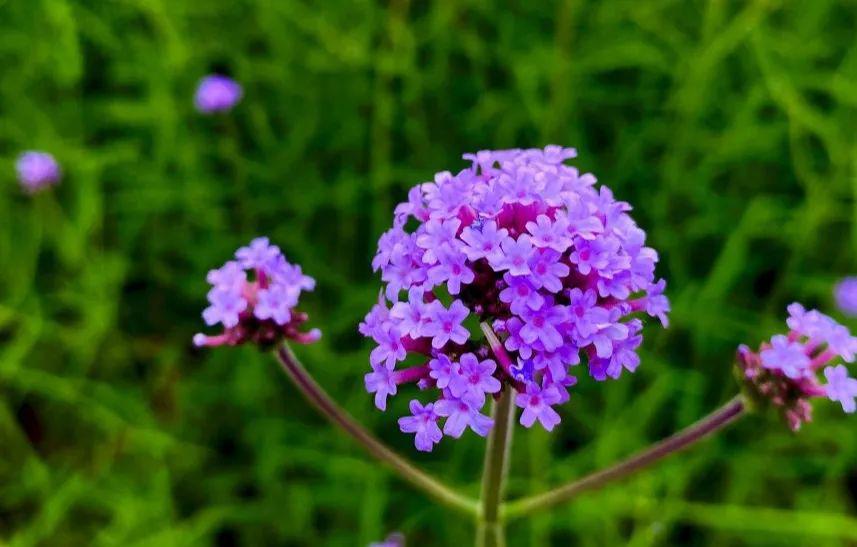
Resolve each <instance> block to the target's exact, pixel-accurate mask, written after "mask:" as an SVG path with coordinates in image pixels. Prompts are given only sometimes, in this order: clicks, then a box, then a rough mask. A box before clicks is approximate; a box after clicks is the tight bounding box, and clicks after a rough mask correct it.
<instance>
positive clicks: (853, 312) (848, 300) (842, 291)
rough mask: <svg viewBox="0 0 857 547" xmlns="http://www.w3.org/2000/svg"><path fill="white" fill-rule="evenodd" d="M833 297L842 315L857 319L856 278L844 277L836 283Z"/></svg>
mask: <svg viewBox="0 0 857 547" xmlns="http://www.w3.org/2000/svg"><path fill="white" fill-rule="evenodd" d="M833 295H834V297H835V298H836V305H837V306H838V307H839V309H840V310H842V313H844V314H845V315H848V316H851V317H857V277H846V278H845V279H843V280H842V281H840V282H839V283H837V284H836V288H835V289H834V291H833Z"/></svg>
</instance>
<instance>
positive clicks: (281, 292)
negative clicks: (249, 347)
mask: <svg viewBox="0 0 857 547" xmlns="http://www.w3.org/2000/svg"><path fill="white" fill-rule="evenodd" d="M235 258H236V260H230V261H227V262H226V263H225V264H224V265H223V266H222V267H220V268H216V269H213V270H210V271H209V272H208V275H207V276H206V280H207V281H208V282H209V284H211V286H212V288H211V290H210V291H209V292H208V303H209V306H208V307H207V308H205V310H204V311H203V312H202V318H203V319H204V320H205V323H206V324H207V325H209V326H213V325H216V324H218V323H220V324H221V325H223V327H224V331H223V332H222V333H221V334H218V335H214V336H208V335H205V334H202V333H199V334H197V335H195V336H194V337H193V343H194V345H195V346H221V345H232V346H234V345H237V344H243V343H246V342H253V343H256V344H259V345H261V346H269V345H272V344H275V343H277V342H278V341H280V340H284V339H286V340H293V341H295V342H298V343H304V344H306V343H311V342H315V341H316V340H318V338H319V337H320V336H321V333H320V332H319V331H318V329H312V330H311V331H309V332H301V331H300V330H299V328H300V327H301V326H302V325H303V323H305V322H306V320H307V316H306V314H305V313H303V312H298V311H296V310H295V307H296V306H297V305H298V300H299V298H300V295H301V292H303V291H307V290H312V288H313V287H315V280H313V279H312V278H311V277H308V276H306V275H303V273H302V272H301V269H300V266H296V265H292V264H289V263H288V262H287V261H286V258H285V257H284V256H283V254H282V253H281V252H280V249H279V248H278V247H276V246H274V245H271V244H270V241H268V238H266V237H260V238H256V239H254V240H253V241H252V242H251V243H250V245H249V246H247V247H241V248H240V249H238V251H236V253H235ZM251 276H252V278H251ZM384 309H385V310H386V308H384Z"/></svg>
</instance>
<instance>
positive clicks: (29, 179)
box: [15, 150, 62, 194]
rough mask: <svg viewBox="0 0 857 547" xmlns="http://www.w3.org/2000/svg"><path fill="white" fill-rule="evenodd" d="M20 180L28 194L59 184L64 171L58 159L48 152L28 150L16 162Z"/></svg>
mask: <svg viewBox="0 0 857 547" xmlns="http://www.w3.org/2000/svg"><path fill="white" fill-rule="evenodd" d="M15 170H16V171H17V173H18V182H20V183H21V188H23V189H24V191H25V192H26V193H28V194H34V193H36V192H38V191H39V190H43V189H45V188H48V187H50V186H53V185H55V184H57V183H58V182H59V181H60V177H61V176H62V173H61V172H60V166H59V164H58V163H57V160H55V159H54V157H53V156H52V155H50V154H48V153H47V152H36V151H32V150H30V151H27V152H24V153H23V154H21V155H20V156H18V161H17V162H16V163H15Z"/></svg>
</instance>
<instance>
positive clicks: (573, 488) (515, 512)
mask: <svg viewBox="0 0 857 547" xmlns="http://www.w3.org/2000/svg"><path fill="white" fill-rule="evenodd" d="M745 413H746V405H745V403H744V399H743V397H742V396H741V395H737V396H735V397H734V398H732V400H730V401H728V402H727V403H726V404H725V405H723V406H721V407H720V408H718V409H717V410H715V411H714V412H712V413H711V414H709V415H708V416H706V417H704V418H702V419H701V420H699V421H697V422H696V423H694V424H693V425H691V426H688V427H686V428H685V429H682V430H681V431H679V432H678V433H675V434H674V435H672V436H670V437H667V438H666V439H663V440H662V441H660V442H658V443H655V444H653V445H652V446H650V447H649V448H647V449H645V450H643V451H641V452H638V453H637V454H634V455H633V456H631V457H630V458H627V459H625V460H623V461H621V462H618V463H616V464H614V465H612V466H611V467H608V468H606V469H602V470H601V471H596V472H595V473H592V474H590V475H587V476H585V477H583V478H582V479H579V480H576V481H573V482H570V483H568V484H566V485H563V486H560V487H558V488H555V489H554V490H551V491H549V492H545V493H544V494H538V495H535V496H531V497H528V498H524V499H520V500H516V501H513V502H511V503H509V504H507V505H505V506H504V507H503V508H502V510H501V517H502V518H503V519H504V520H512V519H516V518H520V517H523V516H525V515H528V514H530V513H534V512H535V511H538V510H541V509H546V508H548V507H551V506H554V505H557V504H559V503H562V502H564V501H567V500H570V499H572V498H573V497H575V496H577V495H578V494H580V493H581V492H584V491H587V490H595V489H597V488H600V487H602V486H604V485H605V484H607V483H609V482H612V481H615V480H619V479H622V478H625V477H627V476H628V475H631V474H633V473H635V472H637V471H639V470H641V469H643V468H644V467H647V466H649V465H651V464H653V463H655V462H657V461H659V460H661V459H663V458H665V457H667V456H669V455H670V454H674V453H676V452H678V451H679V450H682V449H684V448H687V447H688V446H690V445H692V444H694V443H696V442H698V441H700V440H702V439H703V438H705V437H707V436H708V435H711V434H712V433H714V432H715V431H718V430H720V429H723V428H724V427H726V426H728V425H729V424H731V423H732V422H734V421H735V420H737V419H738V418H739V417H741V416H742V415H744V414H745Z"/></svg>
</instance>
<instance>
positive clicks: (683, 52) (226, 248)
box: [0, 0, 857, 547]
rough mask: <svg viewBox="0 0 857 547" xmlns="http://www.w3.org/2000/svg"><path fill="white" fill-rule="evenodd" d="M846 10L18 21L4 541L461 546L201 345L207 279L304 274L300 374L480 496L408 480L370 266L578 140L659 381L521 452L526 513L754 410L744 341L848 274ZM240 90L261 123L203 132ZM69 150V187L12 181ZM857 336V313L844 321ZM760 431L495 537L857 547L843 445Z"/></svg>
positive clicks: (748, 430) (533, 438) (11, 50)
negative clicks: (389, 234)
mask: <svg viewBox="0 0 857 547" xmlns="http://www.w3.org/2000/svg"><path fill="white" fill-rule="evenodd" d="M855 29H857V4H855V3H854V2H853V0H841V1H833V0H813V1H812V2H800V3H797V2H783V1H774V0H770V1H750V2H730V1H725V0H724V1H719V0H712V1H710V2H701V1H693V2H679V1H677V0H664V1H661V0H655V1H646V2H630V1H627V0H607V1H603V2H591V1H590V2H583V1H568V2H560V3H543V2H535V3H523V2H519V3H514V4H513V5H509V6H503V7H501V6H499V5H495V4H494V3H492V2H487V1H478V0H470V1H467V2H458V3H452V2H437V3H429V2H411V3H409V2H407V1H402V0H393V1H391V2H389V3H376V2H366V1H358V2H349V1H342V0H330V1H328V2H325V3H324V4H323V5H321V4H312V3H309V2H299V1H294V0H289V1H282V2H278V1H274V0H255V1H250V0H243V1H238V2H230V1H226V0H209V1H207V2H178V1H175V2H169V1H163V0H122V1H110V2H87V1H83V0H79V1H71V0H38V1H32V2H30V1H26V0H5V1H0V66H2V73H0V173H3V175H0V181H2V182H3V184H2V187H0V227H2V229H0V402H2V404H0V446H2V456H0V537H2V538H3V539H4V542H5V543H6V544H8V545H12V546H15V547H23V546H29V545H125V546H130V545H134V546H136V545H159V546H160V545H205V544H218V545H274V544H276V545H342V546H350V545H362V544H366V543H368V542H369V541H370V540H377V539H379V538H381V537H383V536H384V535H386V533H387V532H388V531H389V530H393V529H397V530H401V531H403V532H404V533H405V534H406V535H407V536H408V537H409V538H410V541H411V544H413V545H451V544H455V543H456V542H458V543H459V544H462V543H463V544H465V545H466V544H468V543H469V542H470V541H471V534H472V530H471V523H469V522H467V521H462V520H460V519H457V518H455V517H454V516H452V515H449V514H448V513H447V511H446V510H445V509H442V508H438V507H436V506H434V505H433V504H432V503H431V502H429V501H428V500H427V499H426V498H425V497H424V496H422V495H421V494H418V493H415V492H413V491H412V490H410V488H408V487H406V486H404V485H403V484H402V483H400V482H399V481H398V480H397V479H395V478H393V477H391V476H390V475H388V474H387V473H386V472H385V471H383V470H379V469H378V468H376V467H375V466H374V465H373V464H372V463H371V462H370V461H368V460H367V459H366V458H365V457H364V456H363V454H362V453H360V451H359V450H358V449H357V448H356V447H355V446H354V445H353V444H352V443H351V442H349V441H348V440H346V439H343V438H342V437H341V436H339V435H338V434H337V433H336V432H335V431H333V430H332V429H331V428H330V427H328V426H327V425H326V424H325V423H323V422H322V421H321V420H320V419H319V418H318V416H316V415H315V414H314V412H313V411H312V410H311V409H309V408H308V407H307V406H306V405H305V404H304V403H303V401H302V400H301V399H300V397H299V394H298V393H297V392H296V391H295V390H294V389H293V388H292V387H291V386H290V385H289V383H288V382H287V381H286V379H285V378H283V377H281V375H280V373H279V372H278V370H277V368H276V367H275V366H274V365H273V363H272V361H271V359H270V358H269V356H267V355H264V354H260V353H258V352H257V351H255V350H253V349H252V348H241V349H227V350H222V351H215V352H194V351H192V350H191V348H190V345H189V340H190V337H191V335H192V334H193V333H194V332H196V331H197V330H199V329H200V328H201V321H200V319H199V312H200V310H201V309H202V307H203V305H204V296H205V290H206V287H205V282H204V273H205V272H206V270H207V269H208V268H209V267H211V266H213V265H217V264H220V263H222V262H223V261H224V260H225V259H226V258H227V257H228V256H229V254H230V253H231V252H232V251H233V250H234V249H235V248H236V247H237V246H238V245H240V244H242V243H244V242H246V241H247V240H248V239H249V238H250V237H253V236H256V235H259V234H267V235H270V236H271V238H272V239H274V240H275V241H276V242H277V243H279V244H280V245H281V246H282V247H283V248H284V249H285V250H286V251H287V254H288V255H289V257H290V258H292V259H294V260H296V261H299V262H301V263H302V264H303V265H304V266H305V269H306V270H307V271H308V272H310V273H311V274H312V275H314V276H315V277H316V278H317V279H318V281H319V289H318V291H317V292H316V294H314V295H313V296H312V297H311V298H310V299H309V300H308V306H309V308H310V311H311V312H312V316H313V318H314V322H315V324H316V325H318V326H320V327H321V328H322V329H323V330H324V332H325V338H324V340H323V342H322V343H320V344H318V345H316V346H313V347H310V348H305V349H303V348H302V349H301V350H300V353H301V355H302V356H303V357H304V360H305V361H306V362H307V365H308V366H309V368H310V369H311V370H312V371H313V372H314V373H315V374H316V375H317V377H318V378H319V381H320V382H321V383H322V384H323V385H324V386H325V387H326V388H327V389H329V391H330V392H331V393H332V394H333V395H334V396H335V397H336V398H337V399H338V400H339V401H341V402H342V404H343V405H344V406H345V407H347V408H348V409H349V410H350V411H352V412H353V413H354V414H355V415H356V416H357V417H358V418H359V419H361V420H362V421H363V422H364V423H366V424H367V425H368V426H369V427H371V428H372V429H373V430H374V431H376V432H377V433H378V434H379V435H380V436H381V437H382V438H384V439H386V440H388V441H389V442H390V443H391V444H393V445H394V446H396V447H397V448H399V449H400V450H402V451H403V452H406V453H408V454H411V455H412V456H413V458H414V459H415V460H416V461H417V462H419V464H421V465H423V466H424V467H426V468H427V469H429V470H431V471H432V472H434V473H436V474H437V475H439V476H441V477H443V478H444V479H446V480H449V481H451V482H452V483H454V484H456V485H458V486H460V487H461V488H463V489H464V490H466V491H468V492H470V493H472V494H474V495H475V494H476V493H477V492H478V476H479V472H480V466H481V457H482V443H481V442H480V440H479V439H476V438H473V437H472V436H470V437H468V438H465V439H463V440H461V441H458V442H446V443H443V444H442V445H441V447H440V448H439V449H438V450H436V451H435V453H433V454H432V455H430V456H424V455H417V454H414V453H413V450H412V449H411V448H410V442H409V439H408V438H405V437H404V436H402V435H400V434H398V433H397V431H396V429H397V428H396V425H395V417H396V416H397V415H399V414H401V413H402V412H403V411H404V405H405V403H406V399H407V398H406V397H401V398H399V399H401V400H398V401H396V403H395V404H394V405H393V408H392V411H391V412H388V413H387V414H380V413H378V412H376V411H374V410H373V409H372V408H371V400H370V397H369V396H367V395H366V394H365V393H364V392H363V389H362V374H363V373H364V371H365V369H366V356H367V351H366V345H365V343H364V342H363V341H362V340H361V339H360V338H359V337H358V336H357V334H356V333H355V325H356V322H357V321H358V320H359V318H360V317H362V315H363V313H365V311H366V310H367V309H368V307H369V306H370V305H371V303H372V301H373V299H374V296H375V294H376V292H377V288H378V280H377V279H376V278H374V277H373V275H372V274H371V271H370V268H369V261H370V258H371V256H372V254H373V251H374V244H375V241H376V239H377V236H378V235H379V233H380V232H381V231H382V230H383V229H384V228H385V227H386V226H388V225H389V224H390V221H391V211H392V207H393V206H394V204H395V203H396V202H397V201H398V200H400V199H401V198H402V197H403V196H404V195H405V193H406V190H407V188H409V187H410V186H411V185H413V184H415V183H417V182H420V181H423V180H428V179H429V178H430V177H431V175H432V174H433V173H434V172H435V171H438V170H443V169H457V168H460V167H461V166H463V163H462V161H461V160H460V155H461V153H463V152H466V151H474V150H478V149H483V148H500V147H512V146H541V145H544V144H547V143H551V142H555V143H561V144H565V145H572V146H576V147H577V148H578V150H579V152H580V158H579V161H578V162H577V163H578V164H579V165H580V166H582V167H583V168H585V169H589V170H592V171H593V172H594V173H595V174H596V175H597V176H598V177H599V180H600V181H602V182H604V183H605V184H608V185H610V186H611V187H612V188H613V189H614V191H615V192H616V194H617V196H618V197H620V198H621V199H624V200H627V201H629V202H631V203H633V204H634V205H635V208H636V210H635V213H634V214H635V217H636V218H637V220H638V221H639V223H640V224H641V225H642V226H643V227H644V228H645V229H646V230H648V232H649V234H650V242H651V244H652V246H654V247H656V248H657V249H659V250H660V251H661V254H662V262H661V264H660V266H659V272H660V273H661V274H662V275H663V276H664V277H666V278H667V279H668V280H669V287H668V293H669V296H670V297H671V298H672V300H673V304H674V313H673V316H672V321H673V325H672V327H671V328H670V329H669V330H668V331H666V332H661V331H660V330H659V329H658V328H652V329H651V330H650V331H649V332H648V333H647V338H646V343H645V346H644V348H645V351H644V360H643V366H642V367H641V369H640V371H639V372H638V373H637V374H636V375H634V377H633V378H631V377H623V379H622V381H620V382H613V383H609V384H599V385H597V386H596V385H593V383H592V382H590V381H587V380H585V379H584V381H582V382H581V385H580V386H579V388H577V389H576V393H575V394H574V395H573V400H572V403H570V404H569V405H568V406H567V407H566V408H565V409H564V411H563V417H564V421H563V425H562V427H561V428H559V430H558V431H557V432H555V433H554V434H552V435H548V434H545V433H544V432H542V431H539V430H533V431H524V430H522V429H520V428H519V429H518V430H517V431H516V432H515V434H516V446H515V449H514V456H513V462H512V475H513V479H512V481H511V484H510V491H511V492H510V494H511V495H522V494H526V493H531V492H535V491H537V490H539V489H543V488H545V487H547V486H549V485H553V484H556V483H558V482H560V481H563V480H568V479H570V478H573V477H576V476H579V475H581V474H582V473H585V472H587V471H589V470H592V469H594V468H595V467H597V466H600V465H604V464H607V463H609V462H611V461H613V460H614V459H616V458H619V457H621V456H623V455H625V454H628V453H629V452H631V451H633V450H635V449H636V448H639V447H641V446H643V445H644V444H646V443H647V442H649V441H651V440H654V439H656V438H658V437H659V436H661V435H664V434H666V433H668V432H669V431H671V430H673V429H675V428H677V427H680V426H682V425H685V424H687V423H690V422H691V421H693V420H694V419H696V418H697V417H699V416H701V415H702V414H704V413H705V412H707V410H708V409H710V408H712V407H713V406H714V405H716V404H717V403H718V402H720V401H722V400H725V399H726V398H727V397H728V396H730V395H731V394H732V393H733V392H734V391H735V389H736V388H735V386H734V385H733V381H732V379H731V371H730V362H731V358H732V354H733V351H734V348H735V346H736V345H737V344H738V343H740V342H747V343H750V344H755V343H757V342H758V341H759V340H760V339H762V338H763V337H766V336H769V335H771V334H772V333H774V332H776V331H778V330H780V329H781V328H782V321H783V317H784V308H785V305H786V304H787V303H788V302H790V301H791V300H793V299H800V300H801V301H803V302H805V303H807V304H809V305H817V306H820V307H822V308H823V309H825V310H828V311H832V308H831V305H832V304H831V297H830V289H831V285H832V283H833V282H834V281H835V280H836V279H837V278H838V277H839V276H841V275H844V274H847V273H853V272H854V271H855V249H857V208H855V199H854V198H855V193H857V131H855V127H857V39H855V36H857V33H855ZM212 70H221V71H228V72H230V73H231V74H233V75H234V76H235V77H236V78H237V79H238V80H239V81H241V82H242V83H243V84H244V86H245V99H244V101H243V102H242V103H241V104H240V105H239V106H238V107H237V108H236V110H235V111H234V112H233V113H231V114H230V115H228V116H224V117H216V118H203V117H201V116H199V115H197V114H196V113H195V112H194V111H193V109H192V102H191V97H192V92H193V89H194V86H195V84H196V82H197V80H198V78H200V77H201V76H202V75H203V74H205V73H207V72H209V71H212ZM29 148H41V149H45V150H48V151H50V152H53V153H54V154H55V155H56V156H57V157H58V159H59V160H60V162H61V163H62V165H63V167H64V170H65V172H66V177H65V180H64V181H63V184H62V186H60V187H59V188H57V189H56V191H55V192H51V193H48V194H44V195H40V196H38V197H36V198H35V199H28V198H26V197H24V196H22V195H21V194H20V192H19V190H18V188H17V185H16V184H15V182H14V179H13V162H14V158H15V156H16V155H17V153H19V152H20V151H21V150H23V149H29ZM851 326H852V327H855V326H857V325H855V324H854V323H852V324H851ZM816 412H817V416H816V423H813V424H811V425H810V426H808V427H807V428H806V429H805V430H804V431H802V432H801V433H800V434H799V435H796V436H793V435H791V434H789V433H788V432H787V431H786V430H785V429H784V428H782V427H781V426H780V424H778V423H777V422H776V421H773V420H771V419H768V418H763V417H753V418H751V419H748V420H745V421H744V422H742V423H740V424H739V425H737V426H735V427H733V428H732V429H730V430H729V431H728V432H726V433H725V434H723V435H722V436H720V437H718V438H716V439H712V440H711V441H709V442H707V443H706V444H705V445H703V446H700V447H698V448H696V449H694V450H692V451H690V452H688V453H686V454H683V455H681V456H678V457H676V458H673V459H672V460H670V461H669V462H667V463H665V464H663V465H659V466H658V467H657V468H655V469H653V470H651V471H648V472H646V473H643V474H642V475H640V476H639V477H637V478H635V479H633V480H631V481H629V482H626V483H623V484H620V485H616V486H613V487H611V488H608V489H606V490H605V491H603V492H600V493H594V494H588V495H586V496H585V497H582V498H580V499H579V500H578V501H576V502H574V503H572V504H570V505H568V506H566V507H565V508H562V509H559V510H556V511H554V512H552V513H550V514H544V515H540V516H539V517H537V518H535V519H532V520H530V521H528V522H519V523H515V524H514V525H513V526H512V527H511V528H510V531H509V533H510V544H511V545H571V544H573V545H580V546H601V545H623V544H627V545H633V546H647V545H699V546H726V545H729V546H733V545H734V546H744V545H753V546H775V545H777V546H780V545H782V546H795V545H812V546H813V547H822V546H843V545H855V544H857V516H855V513H857V511H855V506H857V437H855V431H857V429H855V422H854V421H853V419H851V420H848V419H847V418H846V417H844V416H842V415H841V412H839V411H837V410H836V409H835V408H833V406H832V405H828V404H819V405H817V409H816Z"/></svg>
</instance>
